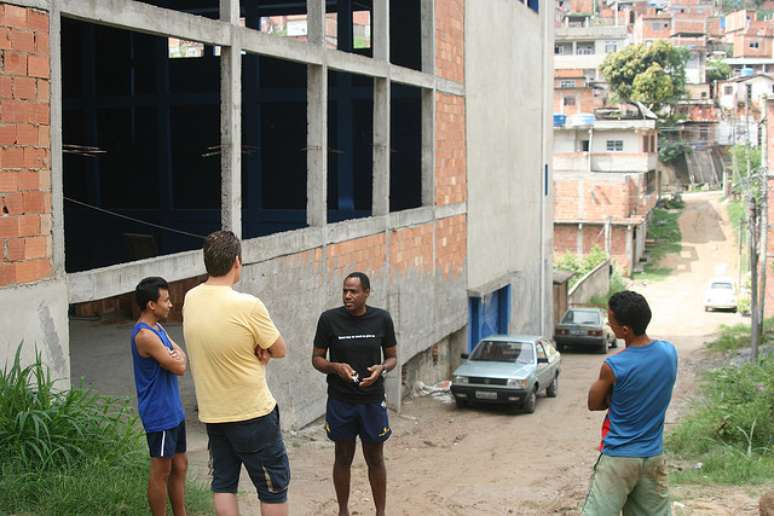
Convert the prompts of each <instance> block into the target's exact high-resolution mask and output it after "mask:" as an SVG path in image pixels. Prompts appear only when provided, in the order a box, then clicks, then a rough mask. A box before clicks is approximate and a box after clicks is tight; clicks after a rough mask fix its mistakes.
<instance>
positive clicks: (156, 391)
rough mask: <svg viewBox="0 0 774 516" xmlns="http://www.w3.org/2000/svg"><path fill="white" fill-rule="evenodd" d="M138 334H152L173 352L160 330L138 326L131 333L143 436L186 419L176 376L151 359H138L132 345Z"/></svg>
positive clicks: (134, 345)
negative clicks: (145, 331)
mask: <svg viewBox="0 0 774 516" xmlns="http://www.w3.org/2000/svg"><path fill="white" fill-rule="evenodd" d="M140 330H150V331H152V332H153V333H155V334H156V335H158V337H159V338H160V339H161V342H162V343H163V344H164V346H165V347H167V348H169V349H172V343H171V342H170V341H169V337H168V336H167V332H166V331H164V329H163V328H162V327H161V326H159V327H158V328H153V327H151V326H149V325H147V324H145V323H137V324H135V325H134V328H133V329H132V339H131V344H132V362H133V364H134V385H135V387H136V389H137V411H138V412H139V413H140V420H141V421H142V426H143V427H144V428H145V431H146V432H160V431H162V430H169V429H170V428H175V427H177V426H178V425H179V424H180V423H181V422H182V421H183V420H184V419H185V411H184V410H183V403H182V401H180V389H179V388H178V385H177V376H176V375H174V374H172V373H171V372H169V371H167V370H166V369H164V368H163V367H161V366H160V365H159V363H158V362H156V360H155V359H154V358H153V357H141V356H140V354H139V353H138V352H137V344H136V342H135V337H137V334H138V333H139V332H140Z"/></svg>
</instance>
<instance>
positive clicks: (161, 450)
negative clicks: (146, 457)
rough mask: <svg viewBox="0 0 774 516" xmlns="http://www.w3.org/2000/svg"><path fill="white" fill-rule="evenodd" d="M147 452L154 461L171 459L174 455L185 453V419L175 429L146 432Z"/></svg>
mask: <svg viewBox="0 0 774 516" xmlns="http://www.w3.org/2000/svg"><path fill="white" fill-rule="evenodd" d="M145 437H146V438H147V439H148V451H150V456H151V457H153V458H155V459H171V458H172V457H174V456H175V454H176V453H185V446H186V441H185V419H184V420H183V421H182V422H181V423H180V424H179V425H178V426H176V427H175V428H170V429H168V430H162V431H160V432H147V433H146V434H145Z"/></svg>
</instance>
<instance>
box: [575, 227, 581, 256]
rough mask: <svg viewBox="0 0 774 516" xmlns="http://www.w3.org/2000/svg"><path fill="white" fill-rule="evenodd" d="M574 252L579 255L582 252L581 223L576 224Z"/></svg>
mask: <svg viewBox="0 0 774 516" xmlns="http://www.w3.org/2000/svg"><path fill="white" fill-rule="evenodd" d="M575 245H576V248H575V252H576V253H577V254H578V255H579V256H580V255H582V254H583V224H578V235H577V237H576V241H575Z"/></svg>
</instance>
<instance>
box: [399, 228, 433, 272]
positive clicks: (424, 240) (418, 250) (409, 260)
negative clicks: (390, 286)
mask: <svg viewBox="0 0 774 516" xmlns="http://www.w3.org/2000/svg"><path fill="white" fill-rule="evenodd" d="M390 267H391V268H392V270H393V271H397V272H406V271H407V270H409V269H412V270H417V271H421V272H432V271H433V224H432V223H429V224H422V225H421V226H415V227H412V228H402V229H397V230H393V232H392V235H391V239H390Z"/></svg>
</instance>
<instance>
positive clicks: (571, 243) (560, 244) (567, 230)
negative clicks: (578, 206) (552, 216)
mask: <svg viewBox="0 0 774 516" xmlns="http://www.w3.org/2000/svg"><path fill="white" fill-rule="evenodd" d="M626 239H627V231H626V226H612V227H611V233H610V258H611V259H612V261H613V263H614V264H615V266H616V267H617V268H618V269H619V270H620V271H621V272H622V273H623V274H628V273H629V256H628V255H627V254H626ZM594 246H597V247H599V248H600V249H602V250H604V249H605V227H604V226H603V225H601V224H599V225H597V224H584V225H583V253H584V254H585V253H588V252H590V251H591V249H592V248H593V247H594ZM577 252H578V225H577V224H554V253H555V254H556V255H561V254H564V253H577Z"/></svg>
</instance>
